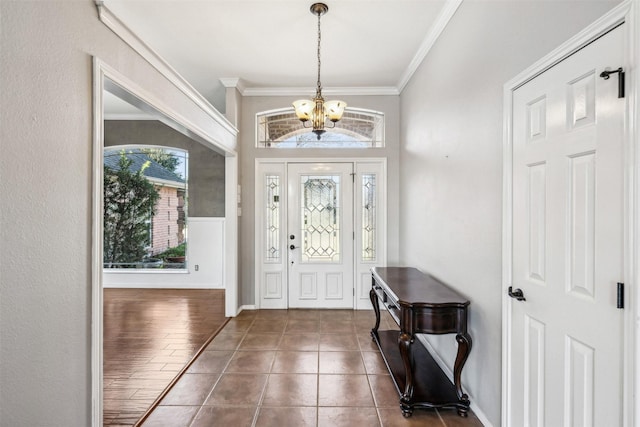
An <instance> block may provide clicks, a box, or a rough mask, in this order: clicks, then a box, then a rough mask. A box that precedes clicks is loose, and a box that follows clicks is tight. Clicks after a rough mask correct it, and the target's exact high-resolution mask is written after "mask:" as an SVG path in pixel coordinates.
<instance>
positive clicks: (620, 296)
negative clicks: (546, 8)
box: [617, 282, 624, 308]
mask: <svg viewBox="0 0 640 427" xmlns="http://www.w3.org/2000/svg"><path fill="white" fill-rule="evenodd" d="M617 308H624V283H621V282H618V298H617Z"/></svg>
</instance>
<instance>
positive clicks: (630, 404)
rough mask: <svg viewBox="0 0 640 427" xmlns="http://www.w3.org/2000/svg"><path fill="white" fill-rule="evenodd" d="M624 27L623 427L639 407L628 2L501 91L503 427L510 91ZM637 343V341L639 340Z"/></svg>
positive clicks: (633, 81) (639, 50)
mask: <svg viewBox="0 0 640 427" xmlns="http://www.w3.org/2000/svg"><path fill="white" fill-rule="evenodd" d="M622 23H624V24H625V26H624V31H625V35H624V39H625V43H626V46H625V60H624V63H625V64H624V67H625V69H626V70H628V72H627V81H626V89H627V94H626V98H627V105H626V110H625V114H626V117H625V129H624V140H625V141H624V153H623V156H624V159H625V161H626V164H625V171H624V182H625V191H624V198H625V200H624V203H625V206H624V218H623V221H624V222H623V223H624V230H625V233H624V234H625V240H624V263H625V264H624V276H625V277H624V280H625V283H626V284H627V286H626V298H625V300H626V307H625V312H624V322H623V323H624V326H623V329H624V330H623V340H624V343H623V346H624V354H623V369H624V373H628V374H631V375H623V376H622V377H623V407H622V411H623V413H622V417H623V421H624V422H623V424H624V425H634V420H635V413H634V412H635V411H634V408H635V407H637V406H638V405H639V404H640V397H634V390H636V384H640V375H639V374H640V371H638V370H636V369H635V366H636V364H637V362H638V361H637V355H638V354H637V352H636V349H635V343H636V341H637V340H638V337H637V334H638V332H639V331H640V328H638V327H637V326H636V319H638V318H639V316H638V313H637V307H638V304H637V302H636V298H637V289H638V288H639V286H638V285H639V283H638V280H639V279H640V275H639V267H640V266H639V262H638V260H637V256H638V253H639V252H638V249H639V248H638V244H640V205H639V203H638V200H640V177H639V176H638V171H640V150H638V146H639V145H640V141H639V137H640V131H639V130H638V125H640V102H639V97H640V92H639V84H638V82H640V69H638V68H636V67H635V65H636V64H638V61H639V58H640V43H638V42H637V40H640V24H639V23H640V5H639V4H637V2H634V1H632V0H626V1H624V2H623V3H621V4H620V5H618V6H616V7H615V8H613V9H612V10H611V11H609V12H608V13H606V14H605V15H603V16H602V17H601V18H599V19H598V20H596V21H595V22H593V23H592V24H591V25H589V26H587V27H586V28H585V29H584V30H582V31H581V32H579V33H578V34H577V35H575V36H574V37H572V38H570V39H569V40H567V41H566V42H565V43H563V44H562V45H560V46H559V47H558V48H556V49H555V50H553V51H552V52H550V53H549V54H548V55H546V56H544V57H543V58H542V59H540V60H539V61H537V62H536V63H534V64H533V65H531V66H530V67H529V68H527V69H526V70H524V71H522V72H521V73H520V74H518V75H517V76H516V77H514V78H513V79H511V80H509V81H508V82H507V83H505V85H504V87H503V180H502V183H503V186H502V289H501V291H502V419H501V425H503V426H509V425H510V424H509V420H510V419H511V405H512V399H511V396H512V394H513V391H512V390H510V389H509V384H510V383H511V378H510V376H509V374H510V367H511V365H512V357H513V355H512V353H511V342H510V336H511V322H512V304H513V299H512V298H509V296H508V295H507V289H508V287H509V286H510V285H511V284H512V277H513V269H512V267H513V257H512V254H513V252H512V251H513V134H512V123H513V92H514V91H515V90H516V89H518V88H519V87H521V86H522V85H524V84H525V83H527V82H529V81H530V80H532V79H534V78H535V77H537V76H538V75H540V74H542V73H543V72H545V71H546V70H548V69H550V68H551V67H553V66H554V65H556V64H558V63H559V62H561V61H562V60H564V59H565V58H567V57H569V56H570V55H572V54H573V53H575V52H576V51H578V50H580V49H582V48H583V47H585V46H586V45H588V44H589V43H591V42H592V41H594V40H595V39H597V38H599V37H600V36H602V35H604V34H605V33H607V32H608V31H610V30H611V29H613V28H615V27H616V26H618V25H620V24H622ZM639 342H640V341H639Z"/></svg>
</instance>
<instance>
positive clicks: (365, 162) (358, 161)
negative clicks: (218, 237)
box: [254, 157, 387, 309]
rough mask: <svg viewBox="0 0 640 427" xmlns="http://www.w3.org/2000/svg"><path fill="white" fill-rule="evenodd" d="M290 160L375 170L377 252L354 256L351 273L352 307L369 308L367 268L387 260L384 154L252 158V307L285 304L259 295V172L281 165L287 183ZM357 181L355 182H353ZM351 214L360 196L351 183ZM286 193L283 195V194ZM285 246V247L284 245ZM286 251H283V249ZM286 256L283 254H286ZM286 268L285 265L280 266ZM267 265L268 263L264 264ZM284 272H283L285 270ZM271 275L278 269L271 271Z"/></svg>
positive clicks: (270, 306)
mask: <svg viewBox="0 0 640 427" xmlns="http://www.w3.org/2000/svg"><path fill="white" fill-rule="evenodd" d="M289 163H309V164H312V163H313V164H315V163H353V165H354V172H355V173H356V176H360V174H361V173H367V172H366V171H367V170H368V169H367V168H370V169H373V170H376V173H377V174H378V175H379V176H380V179H379V181H378V185H379V187H380V188H379V190H380V191H379V192H378V209H377V211H376V213H377V225H378V238H377V248H378V254H377V256H376V260H375V261H372V262H365V263H363V262H358V261H357V259H356V258H357V256H354V275H353V276H354V277H353V283H354V287H355V297H354V306H353V308H354V309H369V308H371V307H370V306H371V303H370V301H369V297H368V290H369V288H370V280H368V278H369V277H370V273H369V268H371V267H374V266H380V267H383V266H386V264H387V207H386V206H387V194H386V183H387V159H386V158H367V157H365V158H257V159H256V160H255V170H256V176H255V187H254V188H255V223H256V228H255V230H254V237H255V239H254V241H255V251H254V254H255V258H254V259H255V271H254V285H255V308H287V306H286V305H285V306H283V305H269V304H265V303H264V302H263V301H262V297H261V284H262V280H263V274H264V273H265V271H264V269H263V267H264V265H263V263H262V262H261V260H262V256H263V254H262V252H261V250H262V246H261V243H262V240H263V237H262V234H261V232H262V230H261V228H260V225H261V224H262V223H263V212H262V207H263V206H262V190H261V185H262V175H261V174H260V173H258V171H260V170H261V169H262V166H264V165H272V166H274V167H276V169H277V168H278V167H279V168H280V173H281V174H282V176H283V179H284V181H283V182H284V183H285V186H286V182H287V176H286V171H287V169H288V165H289ZM356 184H357V183H356ZM354 187H355V188H354V192H353V195H354V217H357V216H358V212H359V211H358V207H357V200H358V197H361V193H360V191H359V188H358V185H355V186H354ZM285 197H286V195H285ZM284 211H285V216H284V217H283V223H284V224H286V221H287V219H286V218H287V217H286V208H285V210H284ZM356 228H357V223H354V229H356ZM285 234H286V232H285V233H283V234H282V235H281V238H282V239H283V241H284V240H285V239H286V235H285ZM355 235H356V245H354V251H358V249H359V247H360V246H359V244H357V240H358V236H359V234H358V230H356V231H355ZM285 243H287V242H286V241H284V243H283V242H281V246H282V247H283V248H284V247H285V245H284V244H285ZM283 250H284V249H283ZM285 255H286V253H285ZM285 258H286V257H285ZM282 267H283V268H286V266H282ZM267 268H268V267H267ZM285 273H286V272H285ZM273 274H274V275H276V274H277V272H275V271H274V272H273ZM283 298H284V300H285V301H286V300H287V297H286V295H284V296H283Z"/></svg>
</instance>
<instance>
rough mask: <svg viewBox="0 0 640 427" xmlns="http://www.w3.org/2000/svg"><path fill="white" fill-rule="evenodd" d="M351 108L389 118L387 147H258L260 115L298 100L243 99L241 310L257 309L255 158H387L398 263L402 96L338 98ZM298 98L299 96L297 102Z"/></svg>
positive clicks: (390, 249) (393, 252) (393, 254)
mask: <svg viewBox="0 0 640 427" xmlns="http://www.w3.org/2000/svg"><path fill="white" fill-rule="evenodd" d="M336 97H339V98H340V99H342V100H343V101H345V102H346V103H347V104H348V105H349V106H351V107H354V108H366V109H371V110H376V111H381V112H383V113H384V114H385V143H386V145H385V148H370V149H364V150H363V149H360V150H358V149H313V148H308V149H275V148H273V149H266V148H256V147H255V145H256V140H255V117H256V113H259V112H261V111H269V110H274V109H277V108H284V107H287V106H290V105H291V102H292V101H293V100H294V99H297V98H288V97H284V96H281V97H244V98H243V99H242V110H241V111H242V120H241V127H240V132H239V134H238V144H239V145H240V168H239V174H240V183H241V185H242V217H241V218H239V220H240V226H239V228H240V259H239V264H240V265H241V266H242V269H241V271H240V276H241V277H240V278H239V281H240V283H241V285H240V286H241V292H242V295H241V300H240V301H241V302H240V304H241V305H252V304H255V295H254V294H255V283H254V271H255V259H254V258H255V247H254V244H255V218H254V217H255V215H254V213H255V203H254V202H255V188H254V187H255V170H254V169H255V159H256V158H296V157H297V158H332V159H336V161H339V160H340V159H341V158H357V157H378V158H381V157H386V158H387V193H388V197H387V261H388V264H389V265H394V264H396V263H397V262H398V204H399V199H398V194H399V190H398V176H399V164H398V161H399V142H400V133H399V125H400V117H399V105H400V104H399V103H400V97H399V96H338V95H336ZM298 98H299V97H298Z"/></svg>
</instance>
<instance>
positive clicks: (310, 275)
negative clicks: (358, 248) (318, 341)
mask: <svg viewBox="0 0 640 427" xmlns="http://www.w3.org/2000/svg"><path fill="white" fill-rule="evenodd" d="M352 171H353V165H352V164H351V163H330V164H329V163H292V164H289V166H288V181H289V186H288V187H289V195H288V196H289V197H288V200H287V202H288V211H289V221H288V230H289V231H288V233H287V234H288V242H287V248H288V252H289V264H288V276H289V286H288V288H289V307H292V308H293V307H307V308H352V307H353V288H354V284H353V277H354V276H353V262H354V254H353V248H354V241H353V181H352V178H351V174H352Z"/></svg>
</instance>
